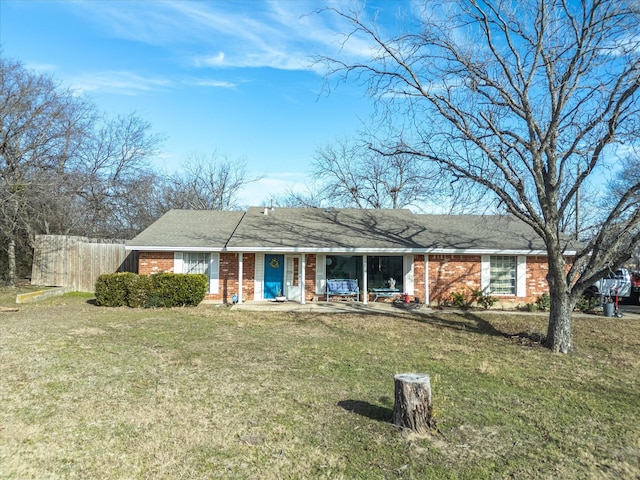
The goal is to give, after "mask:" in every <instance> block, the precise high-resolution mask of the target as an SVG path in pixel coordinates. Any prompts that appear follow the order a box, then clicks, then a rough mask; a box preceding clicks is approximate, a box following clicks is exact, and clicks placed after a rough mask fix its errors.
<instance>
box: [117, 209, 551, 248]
mask: <svg viewBox="0 0 640 480" xmlns="http://www.w3.org/2000/svg"><path fill="white" fill-rule="evenodd" d="M127 248H129V249H131V250H143V249H145V248H147V249H152V250H159V249H166V250H169V249H172V248H185V249H206V250H230V251H305V252H314V251H316V252H329V251H333V252H349V251H359V252H363V253H365V252H367V251H370V252H379V251H390V250H392V251H395V252H397V253H399V252H403V251H404V252H416V251H435V252H445V251H467V252H468V251H485V250H486V251H505V250H506V251H521V252H531V251H539V252H544V250H545V246H544V243H543V242H542V240H541V239H540V237H539V236H538V235H536V234H535V232H534V231H533V230H532V229H531V228H530V227H529V226H528V225H526V224H524V223H523V222H521V221H519V220H517V219H515V218H514V217H512V216H499V215H493V216H492V215H486V216H485V215H482V216H480V215H423V214H414V213H412V212H411V211H410V210H405V209H397V210H363V209H319V208H275V209H264V208H260V207H252V208H249V209H248V210H247V212H246V213H244V212H224V211H204V210H197V211H196V210H172V211H170V212H168V213H167V214H165V215H164V216H163V217H161V218H160V219H159V220H158V221H157V222H155V223H154V224H153V225H151V226H150V227H149V228H147V229H146V230H145V231H143V232H142V233H141V234H140V235H138V236H137V237H135V238H134V239H132V240H130V241H129V242H127Z"/></svg>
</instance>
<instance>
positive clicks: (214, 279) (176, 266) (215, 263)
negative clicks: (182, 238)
mask: <svg viewBox="0 0 640 480" xmlns="http://www.w3.org/2000/svg"><path fill="white" fill-rule="evenodd" d="M190 255H207V256H208V257H209V265H208V269H209V291H208V292H207V293H212V294H215V293H219V291H220V280H219V279H220V255H219V254H218V253H215V252H174V254H173V271H174V273H190V272H187V267H186V262H185V256H190ZM187 258H188V257H187Z"/></svg>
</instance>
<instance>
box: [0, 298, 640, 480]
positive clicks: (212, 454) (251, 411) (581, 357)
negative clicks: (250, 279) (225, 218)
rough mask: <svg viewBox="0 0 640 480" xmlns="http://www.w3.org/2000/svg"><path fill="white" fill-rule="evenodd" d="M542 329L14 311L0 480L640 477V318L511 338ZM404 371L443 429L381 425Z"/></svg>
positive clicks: (0, 349)
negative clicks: (554, 338)
mask: <svg viewBox="0 0 640 480" xmlns="http://www.w3.org/2000/svg"><path fill="white" fill-rule="evenodd" d="M0 304H2V305H4V303H1V298H0ZM544 325H545V319H544V317H542V316H539V315H538V316H536V315H522V314H520V315H505V314H491V313H482V314H478V313H469V314H467V315H457V314H453V313H449V314H447V313H436V314H434V315H432V316H419V315H414V314H406V313H403V312H395V311H391V312H386V313H381V314H380V315H364V314H336V315H318V314H313V313H308V312H307V313H265V312H262V313H261V312H240V311H231V310H228V309H226V308H220V307H215V306H206V305H203V306H200V307H197V308H194V309H174V310H131V309H108V308H99V307H95V306H93V305H91V304H90V303H89V302H87V298H82V297H80V298H78V297H69V296H66V297H61V298H56V299H50V300H47V301H44V302H41V303H37V304H33V305H24V306H20V311H19V312H15V313H0V405H1V406H0V478H19V479H22V478H70V479H72V478H113V479H118V478H136V479H137V478H141V479H142V478H154V479H156V478H171V479H179V478H243V479H244V478H255V479H281V478H331V479H340V478H345V479H352V478H363V479H364V478H367V479H368V478H374V479H375V478H474V479H475V478H639V477H640V398H639V394H640V392H639V388H638V373H637V372H638V371H639V369H638V367H639V366H640V365H639V363H640V340H639V339H640V322H638V321H637V320H633V319H628V320H627V319H613V318H602V317H593V318H589V317H582V318H578V319H576V322H575V337H576V338H575V340H576V344H577V345H578V347H579V348H578V351H577V352H576V353H574V354H572V355H568V356H561V355H553V354H551V353H549V352H548V351H546V350H544V349H542V348H539V347H538V346H536V344H535V343H531V342H521V341H520V339H513V338H510V337H509V335H511V334H516V333H519V332H526V333H529V334H536V333H539V332H542V331H544ZM532 336H534V337H535V335H532ZM522 343H524V345H523V344H522ZM400 372H420V373H428V374H430V375H431V377H432V386H433V390H434V401H435V411H436V416H437V419H438V427H439V431H437V432H433V434H432V435H429V436H415V435H411V434H409V433H407V432H402V431H399V430H398V429H397V428H395V427H394V426H392V425H391V424H390V422H389V420H390V418H391V413H392V409H393V375H394V374H396V373H400Z"/></svg>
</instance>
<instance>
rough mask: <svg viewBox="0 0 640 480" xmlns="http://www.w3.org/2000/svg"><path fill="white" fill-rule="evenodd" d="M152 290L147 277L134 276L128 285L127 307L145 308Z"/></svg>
mask: <svg viewBox="0 0 640 480" xmlns="http://www.w3.org/2000/svg"><path fill="white" fill-rule="evenodd" d="M152 288H153V287H152V284H151V279H150V278H149V277H148V276H147V275H136V278H135V279H133V280H132V282H131V283H130V284H129V290H128V291H127V305H129V306H130V307H131V308H140V307H146V306H147V301H148V298H149V296H150V295H151V294H152V292H151V291H152Z"/></svg>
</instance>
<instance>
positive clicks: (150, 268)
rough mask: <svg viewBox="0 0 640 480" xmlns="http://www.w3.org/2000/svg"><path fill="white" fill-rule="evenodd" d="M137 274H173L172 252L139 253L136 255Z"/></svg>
mask: <svg viewBox="0 0 640 480" xmlns="http://www.w3.org/2000/svg"><path fill="white" fill-rule="evenodd" d="M138 273H139V274H140V275H153V274H154V273H173V252H140V254H139V255H138Z"/></svg>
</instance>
